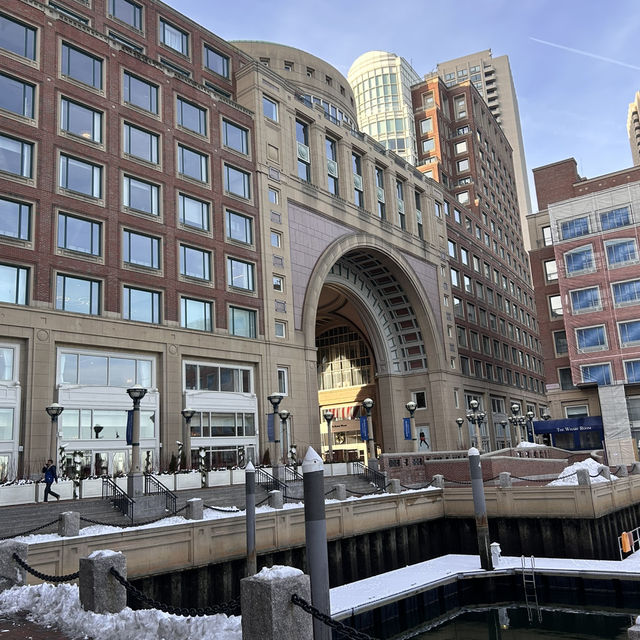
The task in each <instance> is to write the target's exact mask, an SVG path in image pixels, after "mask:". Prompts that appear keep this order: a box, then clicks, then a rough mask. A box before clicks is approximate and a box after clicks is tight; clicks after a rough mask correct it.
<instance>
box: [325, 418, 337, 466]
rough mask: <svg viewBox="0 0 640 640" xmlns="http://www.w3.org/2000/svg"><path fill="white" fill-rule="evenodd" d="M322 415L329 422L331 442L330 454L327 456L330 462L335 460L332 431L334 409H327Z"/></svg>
mask: <svg viewBox="0 0 640 640" xmlns="http://www.w3.org/2000/svg"><path fill="white" fill-rule="evenodd" d="M322 417H323V418H324V419H325V422H326V423H327V442H328V443H329V455H328V456H327V458H328V461H329V462H333V434H332V433H331V422H332V420H333V419H334V417H335V416H334V415H333V411H330V410H329V409H325V410H324V413H323V414H322Z"/></svg>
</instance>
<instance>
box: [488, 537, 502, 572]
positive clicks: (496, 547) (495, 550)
mask: <svg viewBox="0 0 640 640" xmlns="http://www.w3.org/2000/svg"><path fill="white" fill-rule="evenodd" d="M489 546H490V547H491V562H493V566H494V568H495V567H497V566H498V565H499V564H500V558H501V557H502V549H501V548H500V543H499V542H492V543H491V544H490V545H489Z"/></svg>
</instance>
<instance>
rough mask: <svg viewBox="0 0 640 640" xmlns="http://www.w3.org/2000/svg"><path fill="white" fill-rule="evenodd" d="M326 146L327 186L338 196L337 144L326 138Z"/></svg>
mask: <svg viewBox="0 0 640 640" xmlns="http://www.w3.org/2000/svg"><path fill="white" fill-rule="evenodd" d="M324 144H325V152H326V155H327V184H328V186H329V192H330V193H332V194H333V195H334V196H337V195H338V193H339V190H338V155H337V143H336V141H335V140H332V139H331V138H325V141H324ZM403 228H404V227H403Z"/></svg>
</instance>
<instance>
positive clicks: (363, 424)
mask: <svg viewBox="0 0 640 640" xmlns="http://www.w3.org/2000/svg"><path fill="white" fill-rule="evenodd" d="M360 437H361V438H362V442H366V441H367V440H368V439H369V423H368V421H367V416H360Z"/></svg>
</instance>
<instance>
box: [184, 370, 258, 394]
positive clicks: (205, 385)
mask: <svg viewBox="0 0 640 640" xmlns="http://www.w3.org/2000/svg"><path fill="white" fill-rule="evenodd" d="M184 375H185V389H192V390H198V391H227V392H229V391H230V392H233V393H251V371H250V370H249V369H241V368H238V367H225V366H221V365H215V364H185V366H184Z"/></svg>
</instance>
